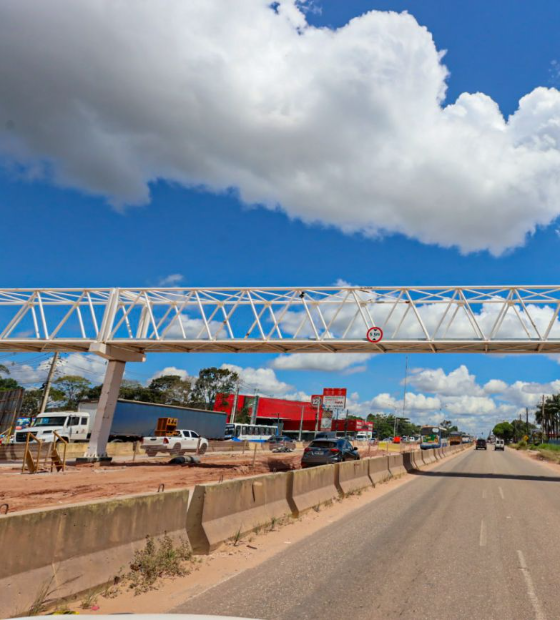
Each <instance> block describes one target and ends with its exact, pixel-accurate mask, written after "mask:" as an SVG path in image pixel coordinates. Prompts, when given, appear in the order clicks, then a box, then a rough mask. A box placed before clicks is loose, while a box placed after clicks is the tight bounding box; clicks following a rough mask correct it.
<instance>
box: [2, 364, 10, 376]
mask: <svg viewBox="0 0 560 620" xmlns="http://www.w3.org/2000/svg"><path fill="white" fill-rule="evenodd" d="M0 372H3V373H4V374H5V375H9V374H10V371H9V370H8V368H7V367H6V366H4V364H0Z"/></svg>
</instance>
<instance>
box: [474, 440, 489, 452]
mask: <svg viewBox="0 0 560 620" xmlns="http://www.w3.org/2000/svg"><path fill="white" fill-rule="evenodd" d="M475 449H476V450H487V449H488V447H487V445H486V439H477V440H476V447H475Z"/></svg>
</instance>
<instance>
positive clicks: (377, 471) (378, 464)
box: [366, 456, 391, 485]
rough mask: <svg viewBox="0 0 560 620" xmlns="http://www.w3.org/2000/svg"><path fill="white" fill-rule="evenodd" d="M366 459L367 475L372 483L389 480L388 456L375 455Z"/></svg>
mask: <svg viewBox="0 0 560 620" xmlns="http://www.w3.org/2000/svg"><path fill="white" fill-rule="evenodd" d="M366 460H367V461H368V463H369V477H370V478H371V481H372V482H373V484H374V485H376V484H379V483H380V482H385V480H389V478H390V477H391V472H390V471H389V457H388V456H376V457H373V458H371V459H366Z"/></svg>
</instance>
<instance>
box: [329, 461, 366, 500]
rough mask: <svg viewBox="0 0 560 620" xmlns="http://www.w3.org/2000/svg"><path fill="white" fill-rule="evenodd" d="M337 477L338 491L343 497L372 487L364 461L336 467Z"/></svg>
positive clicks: (350, 462) (347, 462) (348, 462)
mask: <svg viewBox="0 0 560 620" xmlns="http://www.w3.org/2000/svg"><path fill="white" fill-rule="evenodd" d="M336 467H337V469H338V475H337V477H336V479H337V481H338V490H339V492H340V493H341V494H343V495H348V494H350V493H353V492H354V491H359V490H360V489H365V488H366V487H371V486H372V485H373V483H372V481H371V478H370V477H369V463H368V462H367V460H366V459H363V460H360V461H346V462H345V463H339V464H338V465H336Z"/></svg>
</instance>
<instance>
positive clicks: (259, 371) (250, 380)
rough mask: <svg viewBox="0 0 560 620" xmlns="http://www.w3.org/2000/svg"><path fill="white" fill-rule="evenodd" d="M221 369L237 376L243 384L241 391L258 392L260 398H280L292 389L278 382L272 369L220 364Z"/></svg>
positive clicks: (286, 384)
mask: <svg viewBox="0 0 560 620" xmlns="http://www.w3.org/2000/svg"><path fill="white" fill-rule="evenodd" d="M221 368H227V369H228V370H232V371H234V372H236V373H237V374H238V375H239V378H240V379H241V381H242V383H243V389H242V391H245V392H247V391H251V390H254V389H257V390H258V393H259V394H260V395H261V396H282V397H283V395H284V394H287V393H288V392H289V391H290V390H292V389H293V386H292V385H290V384H289V383H284V382H283V381H280V380H279V379H278V378H277V377H276V374H275V373H274V370H272V368H251V367H248V368H241V366H235V365H234V364H222V366H221Z"/></svg>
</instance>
